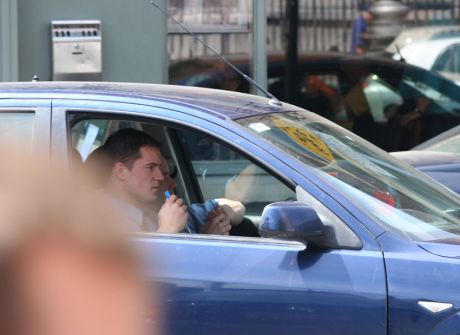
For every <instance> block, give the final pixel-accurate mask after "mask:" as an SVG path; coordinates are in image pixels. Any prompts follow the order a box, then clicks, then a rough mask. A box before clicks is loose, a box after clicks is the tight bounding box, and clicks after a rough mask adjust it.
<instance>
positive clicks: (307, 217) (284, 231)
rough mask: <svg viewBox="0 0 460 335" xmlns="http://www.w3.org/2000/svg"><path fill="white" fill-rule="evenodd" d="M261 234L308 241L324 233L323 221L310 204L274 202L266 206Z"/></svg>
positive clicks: (260, 228)
mask: <svg viewBox="0 0 460 335" xmlns="http://www.w3.org/2000/svg"><path fill="white" fill-rule="evenodd" d="M259 234H260V236H262V237H278V238H285V239H293V240H303V241H308V240H309V239H310V238H311V237H318V236H321V235H322V234H323V223H322V222H321V220H320V218H319V217H318V214H317V213H316V211H315V210H314V209H313V208H311V207H310V206H307V205H305V204H303V203H300V202H297V201H282V202H274V203H272V204H269V205H267V206H265V208H264V211H263V213H262V219H261V224H260V227H259Z"/></svg>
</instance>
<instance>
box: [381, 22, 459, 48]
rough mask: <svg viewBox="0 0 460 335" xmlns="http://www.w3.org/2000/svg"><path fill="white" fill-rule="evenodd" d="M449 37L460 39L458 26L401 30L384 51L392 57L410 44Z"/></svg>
mask: <svg viewBox="0 0 460 335" xmlns="http://www.w3.org/2000/svg"><path fill="white" fill-rule="evenodd" d="M451 37H460V25H459V26H452V25H450V26H445V25H443V26H430V27H417V28H406V29H403V30H402V31H401V32H400V33H399V35H398V36H397V37H396V38H395V39H394V40H393V42H391V43H390V44H389V45H388V46H387V48H386V49H385V51H386V52H388V53H390V54H392V55H393V54H397V53H398V51H399V50H401V49H402V48H404V47H406V46H408V45H410V44H412V43H417V42H425V41H432V40H439V39H446V38H451Z"/></svg>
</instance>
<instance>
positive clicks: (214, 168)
mask: <svg viewBox="0 0 460 335" xmlns="http://www.w3.org/2000/svg"><path fill="white" fill-rule="evenodd" d="M70 127H71V152H73V154H72V155H71V159H72V165H73V166H74V167H77V166H79V165H81V164H83V166H85V164H88V162H87V161H88V157H90V154H91V153H92V152H94V151H95V150H96V149H97V148H98V147H100V146H101V145H103V144H104V143H105V140H106V139H107V138H108V137H109V136H110V135H111V134H113V133H114V132H116V131H117V130H119V129H122V128H135V129H137V130H141V131H144V132H146V133H148V134H149V135H151V136H152V137H153V138H155V139H156V140H157V141H158V142H159V143H160V150H161V152H162V155H163V156H164V157H166V158H167V159H168V161H169V162H170V163H169V165H170V170H171V166H172V167H173V168H172V170H171V177H172V178H173V179H174V180H175V182H176V184H177V188H176V189H175V191H174V192H175V193H176V194H177V195H178V196H179V197H181V198H182V199H184V201H185V203H186V204H192V203H202V202H204V201H206V200H209V199H216V198H227V199H231V200H237V201H240V202H241V203H243V204H244V206H245V207H246V215H245V220H244V223H245V225H246V227H248V226H250V227H249V228H248V229H243V230H241V229H237V227H235V228H236V229H232V231H231V234H232V235H242V236H256V235H257V236H258V234H257V228H258V225H259V224H260V219H261V215H262V211H263V209H264V207H265V206H266V205H268V204H269V203H273V202H276V201H284V200H295V199H296V193H295V191H294V190H293V189H291V188H290V187H289V186H287V185H285V184H284V183H283V182H282V181H281V180H280V179H278V178H277V177H275V176H273V175H272V174H270V173H269V172H267V171H266V170H265V169H263V168H261V167H260V166H258V165H256V164H255V163H254V162H252V161H251V160H249V159H248V158H247V157H245V156H244V155H243V154H242V153H240V152H238V151H237V150H235V149H233V148H230V147H229V146H228V145H227V144H225V143H222V142H221V141H219V140H217V139H215V138H212V137H211V136H209V135H207V134H202V133H199V132H197V131H192V130H189V129H185V128H183V129H182V128H181V129H179V128H173V127H169V126H168V125H163V124H156V123H152V122H151V121H148V122H145V120H142V119H129V120H128V119H123V120H122V119H107V118H106V119H103V118H100V117H99V118H98V117H94V118H93V117H91V116H89V117H88V116H85V117H80V118H75V119H74V120H72V122H71V125H70ZM101 178H102V177H101Z"/></svg>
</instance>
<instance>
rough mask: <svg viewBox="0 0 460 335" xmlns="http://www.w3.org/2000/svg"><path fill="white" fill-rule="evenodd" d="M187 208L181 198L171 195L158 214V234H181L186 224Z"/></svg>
mask: <svg viewBox="0 0 460 335" xmlns="http://www.w3.org/2000/svg"><path fill="white" fill-rule="evenodd" d="M187 218H188V213H187V206H185V205H184V202H183V200H182V199H181V198H178V197H177V196H176V195H174V194H173V195H171V197H169V199H166V201H165V202H164V204H163V206H161V209H160V211H159V212H158V226H159V227H158V232H159V233H181V232H182V231H183V230H184V228H185V225H186V224H187Z"/></svg>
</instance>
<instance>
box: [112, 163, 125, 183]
mask: <svg viewBox="0 0 460 335" xmlns="http://www.w3.org/2000/svg"><path fill="white" fill-rule="evenodd" d="M127 169H128V167H127V166H126V165H125V164H123V163H121V162H116V163H115V165H114V166H113V171H112V173H113V174H114V176H115V177H116V178H118V179H120V180H125V179H126V172H127Z"/></svg>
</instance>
